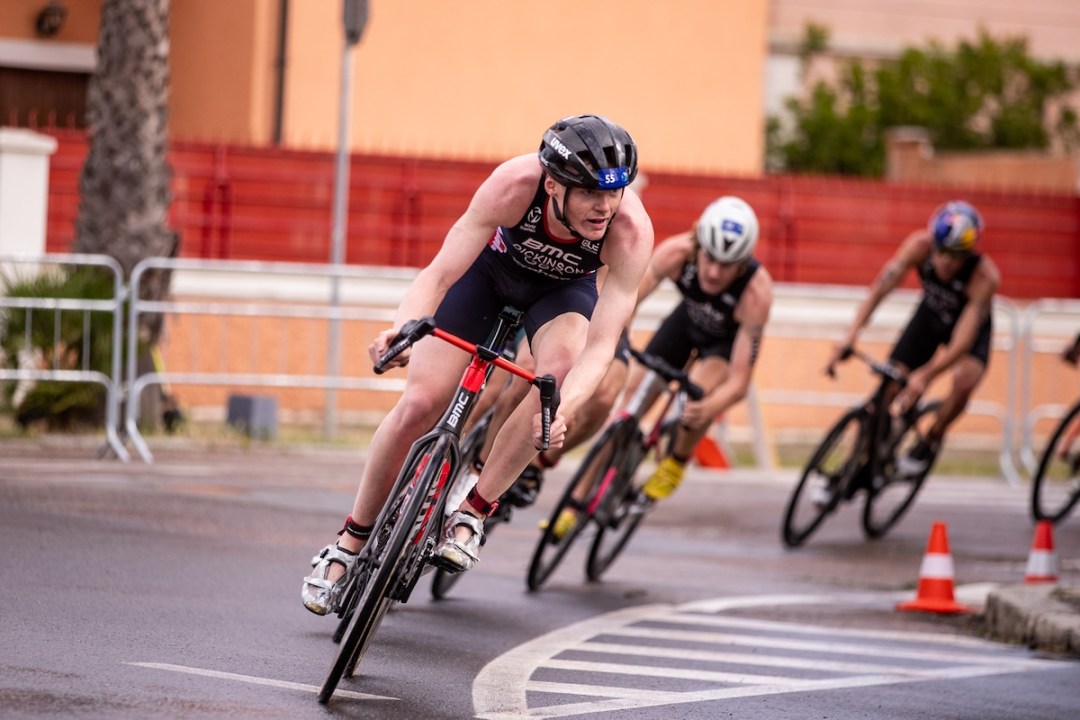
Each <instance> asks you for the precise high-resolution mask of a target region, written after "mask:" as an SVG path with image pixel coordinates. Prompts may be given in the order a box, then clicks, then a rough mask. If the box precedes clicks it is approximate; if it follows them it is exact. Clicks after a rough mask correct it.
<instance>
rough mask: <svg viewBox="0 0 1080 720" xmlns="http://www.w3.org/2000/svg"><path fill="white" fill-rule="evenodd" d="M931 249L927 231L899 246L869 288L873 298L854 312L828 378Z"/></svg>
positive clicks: (911, 236) (911, 235) (829, 364)
mask: <svg viewBox="0 0 1080 720" xmlns="http://www.w3.org/2000/svg"><path fill="white" fill-rule="evenodd" d="M930 245H931V239H930V235H929V234H928V233H927V232H926V231H925V230H918V231H916V232H913V233H911V234H910V235H908V236H907V238H906V239H905V240H904V242H902V243H901V244H900V247H899V248H898V249H897V251H896V254H895V255H893V256H892V258H890V259H889V261H888V262H887V263H885V265H884V266H883V267H882V268H881V271H880V272H879V273H878V276H877V279H875V280H874V282H873V284H872V285H871V286H870V294H869V295H868V296H866V298H865V299H864V300H863V301H862V302H861V303H860V304H859V308H858V309H857V310H856V311H855V319H854V320H853V321H852V323H851V327H850V328H849V329H848V332H847V334H846V335H844V337H843V338H842V339H841V340H840V342H838V343H837V344H836V346H835V347H834V348H833V352H832V355H831V356H830V358H829V362H828V364H827V365H826V366H825V373H826V374H827V375H832V374H833V369H834V368H835V366H836V363H837V362H839V361H840V360H841V357H842V355H843V353H844V351H845V349H847V348H851V347H854V346H855V344H856V342H857V341H858V339H859V333H860V332H861V331H862V329H863V328H864V327H866V326H867V325H868V324H869V323H870V318H871V317H872V316H873V314H874V311H875V310H877V307H878V305H880V304H881V301H882V300H884V299H885V298H886V297H887V296H888V295H889V293H891V292H892V291H893V290H895V289H896V288H897V287H898V286H899V285H900V283H901V282H902V281H903V279H904V276H906V275H907V273H908V271H909V270H911V269H912V268H914V267H918V266H919V265H920V264H921V263H922V262H923V261H925V260H926V258H927V257H929V256H930Z"/></svg>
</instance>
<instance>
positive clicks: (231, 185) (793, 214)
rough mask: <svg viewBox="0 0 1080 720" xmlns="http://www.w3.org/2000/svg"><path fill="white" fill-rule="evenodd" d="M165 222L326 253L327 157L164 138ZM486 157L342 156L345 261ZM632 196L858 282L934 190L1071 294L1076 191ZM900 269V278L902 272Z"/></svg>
mask: <svg viewBox="0 0 1080 720" xmlns="http://www.w3.org/2000/svg"><path fill="white" fill-rule="evenodd" d="M43 132H48V133H50V134H52V135H54V136H55V137H56V138H57V139H58V141H59V148H58V150H57V152H56V154H55V155H53V157H52V165H51V176H50V191H49V192H50V194H49V217H48V238H47V248H48V250H49V251H50V252H66V251H69V250H70V249H71V246H72V241H73V237H74V222H75V217H76V214H77V212H78V201H79V189H78V181H79V173H80V171H81V168H82V164H83V160H84V159H85V157H86V138H85V135H84V134H83V133H82V132H79V131H71V130H44V131H43ZM169 161H170V163H171V165H172V169H173V174H174V179H173V206H172V214H171V218H170V221H171V223H172V224H173V226H174V227H175V228H176V229H177V231H179V233H180V236H181V249H180V254H181V255H182V256H185V257H207V258H233V259H251V260H277V261H293V262H325V261H327V260H328V259H329V257H330V230H331V207H332V203H333V184H334V156H333V154H332V153H328V152H303V151H293V150H288V151H286V150H277V149H273V148H262V147H259V148H255V147H244V146H235V145H215V144H210V143H193V142H174V143H173V144H172V146H171V149H170V155H169ZM492 167H493V165H492V164H491V163H480V162H461V161H447V160H432V159H421V158H397V157H380V156H370V155H354V156H353V157H352V164H351V167H350V189H349V214H348V243H347V250H346V261H347V262H348V263H352V264H363V265H408V266H421V265H423V264H425V263H426V262H428V261H429V260H430V259H431V257H432V256H433V255H434V254H435V251H436V250H437V249H438V247H439V244H440V243H441V242H442V239H443V236H444V234H445V233H446V231H447V229H448V228H449V227H450V225H451V223H453V221H454V220H455V219H456V218H457V217H458V216H459V215H460V214H461V213H462V211H464V209H465V207H466V205H467V204H468V201H469V198H470V197H471V195H472V192H473V190H474V189H475V188H476V186H477V185H479V183H480V182H481V181H482V180H483V179H484V178H485V177H486V176H487V174H488V173H489V172H490V171H491V169H492ZM648 181H649V182H648V186H647V188H646V190H645V191H644V194H643V197H644V200H645V204H646V207H647V208H648V209H649V212H650V214H651V215H652V218H653V222H654V224H655V227H656V234H657V238H658V239H662V238H664V237H667V236H668V235H671V234H674V233H676V232H680V231H681V230H684V229H686V228H688V227H689V226H690V225H691V224H692V223H693V222H694V220H695V219H696V217H697V215H698V214H699V213H700V212H701V210H702V208H703V207H704V206H705V205H706V204H707V203H708V202H710V201H711V200H712V199H714V198H715V197H717V196H718V195H722V194H735V195H740V196H742V197H743V198H745V199H746V200H747V201H748V202H749V203H750V204H751V205H753V206H754V208H755V210H756V211H757V213H758V216H759V217H760V219H761V224H762V241H761V244H760V249H759V252H758V256H759V257H760V258H761V259H762V260H763V261H764V262H765V264H766V265H767V266H768V267H769V269H770V271H771V272H772V274H773V276H774V277H775V278H776V279H777V280H779V281H783V282H805V283H830V284H841V285H848V284H853V285H864V284H866V283H868V282H870V281H871V280H872V279H873V278H874V276H875V275H876V273H877V270H878V268H879V267H880V266H881V264H882V263H883V262H884V261H885V260H886V259H887V258H888V257H889V256H890V255H891V254H892V252H893V251H894V250H895V248H896V246H897V244H898V243H899V242H900V240H901V239H902V238H903V237H904V236H905V235H907V233H909V232H910V231H911V230H913V229H914V228H916V227H918V226H920V225H922V224H923V223H925V222H926V219H927V217H928V216H929V214H930V213H931V212H932V211H933V209H934V208H935V207H936V206H937V205H938V204H939V203H941V202H943V201H944V200H947V199H950V198H952V197H963V198H965V199H967V200H969V201H971V202H972V203H974V204H975V205H976V206H977V207H978V208H979V209H980V210H981V211H982V213H983V215H984V217H985V219H986V224H987V232H986V235H985V241H984V249H985V251H986V252H987V253H988V254H990V255H992V256H993V258H994V260H995V261H996V262H997V263H998V265H999V266H1000V268H1001V270H1002V276H1003V279H1002V288H1001V292H1002V294H1003V295H1006V296H1008V297H1011V298H1014V299H1026V298H1039V297H1080V196H1077V195H1051V194H1035V193H1018V192H1003V191H996V190H987V189H980V188H977V187H972V188H970V189H965V190H959V189H956V188H943V187H930V186H912V185H895V184H887V183H884V182H878V181H865V180H847V179H835V178H822V177H804V176H789V175H769V176H765V177H754V178H749V177H745V178H744V177H716V176H700V175H676V174H669V173H649V176H648ZM910 282H911V281H910V280H909V283H910Z"/></svg>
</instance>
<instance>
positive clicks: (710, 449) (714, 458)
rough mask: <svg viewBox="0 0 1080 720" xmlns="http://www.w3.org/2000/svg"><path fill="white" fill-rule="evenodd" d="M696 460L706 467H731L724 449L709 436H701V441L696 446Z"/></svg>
mask: <svg viewBox="0 0 1080 720" xmlns="http://www.w3.org/2000/svg"><path fill="white" fill-rule="evenodd" d="M694 460H696V461H697V464H698V465H700V466H701V467H706V468H715V469H718V470H724V469H726V468H729V467H731V463H730V462H729V461H728V459H727V455H725V454H724V449H723V448H721V447H720V445H719V443H717V442H716V441H715V440H713V439H712V438H710V437H708V436H706V437H703V438H701V442H699V443H698V444H697V447H695V448H694Z"/></svg>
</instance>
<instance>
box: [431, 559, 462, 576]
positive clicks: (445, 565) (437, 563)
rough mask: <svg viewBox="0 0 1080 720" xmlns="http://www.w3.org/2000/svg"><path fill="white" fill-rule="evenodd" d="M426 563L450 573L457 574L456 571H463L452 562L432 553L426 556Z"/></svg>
mask: <svg viewBox="0 0 1080 720" xmlns="http://www.w3.org/2000/svg"><path fill="white" fill-rule="evenodd" d="M427 564H428V565H429V566H431V567H433V568H437V569H439V570H442V571H443V572H446V573H450V574H451V575H457V574H458V573H462V572H465V571H464V570H462V569H461V568H460V567H458V566H457V565H455V564H454V563H452V562H450V561H449V560H446V559H445V558H442V557H439V556H438V555H432V556H431V557H429V558H428V561H427Z"/></svg>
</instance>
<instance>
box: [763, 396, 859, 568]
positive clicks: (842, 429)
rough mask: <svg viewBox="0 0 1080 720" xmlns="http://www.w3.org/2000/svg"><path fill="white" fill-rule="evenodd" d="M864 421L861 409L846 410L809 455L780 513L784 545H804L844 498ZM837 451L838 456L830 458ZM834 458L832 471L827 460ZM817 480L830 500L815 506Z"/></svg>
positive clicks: (855, 460)
mask: <svg viewBox="0 0 1080 720" xmlns="http://www.w3.org/2000/svg"><path fill="white" fill-rule="evenodd" d="M865 421H866V411H865V410H864V409H862V408H856V409H853V410H849V411H848V412H847V413H845V414H844V415H843V416H841V418H840V419H839V420H837V421H836V423H835V424H834V425H833V426H832V427H831V428H830V429H829V432H827V433H826V434H825V438H824V439H823V440H822V441H821V443H820V444H819V445H818V446H817V448H816V449H815V450H814V453H813V454H812V455H811V456H810V459H809V460H808V461H807V463H806V465H805V467H804V468H803V471H802V476H801V477H800V478H799V482H798V483H797V484H796V485H795V489H794V490H792V493H791V497H790V498H789V499H788V504H787V509H786V510H785V511H784V523H783V526H782V533H781V537H782V538H783V541H784V545H785V546H787V547H789V548H795V547H798V546H800V545H802V544H803V543H804V542H806V539H807V538H809V537H810V536H811V535H812V534H813V533H814V532H815V531H816V530H817V529H818V528H819V527H821V523H822V522H824V521H825V518H827V517H828V516H829V515H830V514H831V513H832V512H833V511H835V510H836V508H837V507H838V506H839V504H840V502H841V501H843V500H845V499H847V496H846V492H847V491H848V487H849V485H850V482H851V479H852V478H853V477H854V476H855V475H856V474H857V472H858V470H859V467H858V466H859V465H860V462H859V461H858V458H857V457H856V454H857V452H858V448H859V447H860V445H861V444H862V436H863V433H864V432H865ZM838 449H839V453H838V454H836V455H835V456H834V451H836V450H838ZM837 458H839V460H840V462H839V464H838V466H837V467H836V469H835V470H832V469H830V465H831V463H830V461H831V460H835V459H837ZM827 463H829V465H827ZM818 481H824V482H825V483H827V485H828V486H831V487H832V490H833V492H832V497H831V498H830V499H829V501H828V502H826V503H815V502H813V499H812V498H811V497H810V494H811V492H810V488H811V486H812V485H814V484H816V483H817V482H818Z"/></svg>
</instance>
